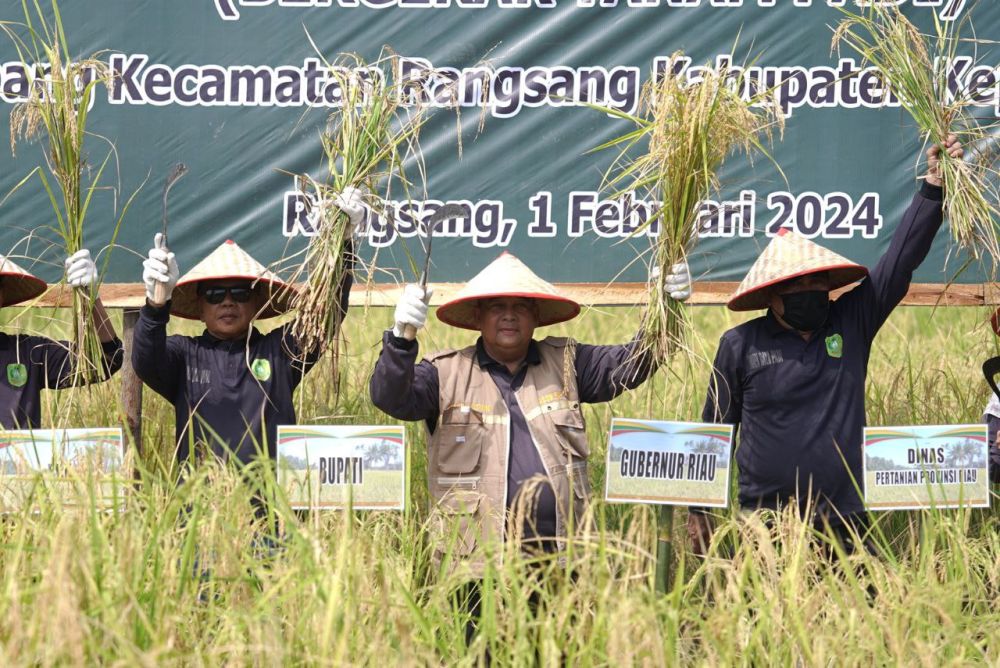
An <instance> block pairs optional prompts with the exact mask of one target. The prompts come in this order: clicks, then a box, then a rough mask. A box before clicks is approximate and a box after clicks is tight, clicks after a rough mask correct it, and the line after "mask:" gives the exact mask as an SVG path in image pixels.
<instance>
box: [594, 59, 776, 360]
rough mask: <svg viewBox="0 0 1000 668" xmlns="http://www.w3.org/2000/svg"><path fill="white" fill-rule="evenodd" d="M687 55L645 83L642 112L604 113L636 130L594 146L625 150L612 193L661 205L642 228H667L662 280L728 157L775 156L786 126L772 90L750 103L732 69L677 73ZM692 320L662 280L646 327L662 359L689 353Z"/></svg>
mask: <svg viewBox="0 0 1000 668" xmlns="http://www.w3.org/2000/svg"><path fill="white" fill-rule="evenodd" d="M683 57H684V56H683V54H682V53H680V52H677V53H674V54H673V55H672V56H671V58H670V62H669V63H668V64H667V66H666V68H665V69H664V74H662V75H661V76H660V77H658V78H655V79H653V80H651V81H649V82H647V83H646V84H645V86H644V88H643V91H642V96H641V101H640V111H639V112H638V113H637V114H634V115H633V114H627V113H623V112H619V111H614V110H606V109H603V108H602V111H606V112H607V113H609V114H611V115H612V116H614V117H617V118H619V119H623V120H626V121H628V122H630V123H631V124H633V125H634V126H635V128H634V129H632V130H630V131H628V132H626V133H624V134H622V135H620V136H618V137H615V138H614V139H611V140H610V141H608V142H605V143H604V144H601V145H600V146H598V147H597V148H595V149H593V150H595V151H597V150H604V149H609V148H614V149H618V150H619V154H618V157H617V159H616V160H615V162H614V163H613V165H612V166H611V168H610V169H609V170H608V171H607V173H606V174H605V178H604V188H606V189H608V190H611V191H612V192H613V193H614V195H612V196H620V195H622V194H623V193H626V192H638V193H641V194H642V195H643V196H648V197H649V198H650V199H652V200H654V201H656V202H658V203H659V208H658V209H657V210H656V211H655V212H654V213H653V214H652V215H651V216H650V218H649V219H648V220H646V221H645V223H644V224H643V225H642V227H641V228H640V230H639V231H640V232H641V231H644V230H646V228H648V227H650V226H653V227H654V229H658V230H659V232H658V235H657V236H656V237H655V242H654V245H653V249H652V255H653V257H652V260H651V266H652V267H657V268H659V270H660V275H661V276H662V275H666V274H667V273H669V272H670V271H671V268H672V267H673V266H674V265H675V264H676V263H678V262H681V261H682V260H684V259H685V258H686V257H687V256H688V255H689V253H690V252H691V250H692V249H693V247H694V245H695V242H696V241H697V239H698V229H697V224H698V218H699V214H700V212H701V211H702V202H703V201H704V200H705V199H707V198H709V197H710V196H711V195H712V194H714V193H715V192H717V191H718V190H719V187H720V183H719V179H718V173H719V170H720V169H721V167H722V165H723V163H724V162H725V160H726V159H727V158H728V157H729V156H730V155H732V154H733V153H734V152H742V153H744V154H746V155H748V156H753V155H754V154H755V153H760V154H763V155H767V156H769V152H768V149H767V146H766V144H767V143H768V142H770V141H772V139H773V135H774V132H775V131H776V130H777V131H778V132H779V133H780V132H781V131H782V130H783V128H784V125H783V118H782V116H781V113H780V111H779V109H778V107H777V106H776V105H774V104H773V103H771V101H770V100H768V99H767V93H764V94H762V95H761V96H760V97H759V98H755V99H752V100H749V101H748V100H744V99H743V98H741V96H740V94H739V93H738V92H737V91H739V90H740V88H741V86H740V85H739V82H738V81H734V79H733V75H732V73H730V72H729V71H727V70H726V69H720V68H717V67H711V66H707V67H704V68H701V71H702V74H701V76H700V78H699V79H697V80H688V78H687V77H686V76H685V75H684V74H672V73H673V72H675V71H678V70H679V69H681V68H675V67H674V65H675V64H676V63H677V62H678V61H679V60H680V59H681V58H683ZM637 152H638V153H639V154H640V155H638V156H636V155H635V154H636V153H637ZM687 323H688V317H687V315H686V310H685V308H684V307H683V306H682V305H681V304H679V303H677V302H676V301H674V300H673V299H671V298H670V295H669V294H667V293H666V292H665V291H664V289H663V285H662V283H661V282H659V281H656V282H654V285H652V286H651V293H650V297H649V306H648V309H647V312H646V319H645V322H644V324H643V344H644V348H645V349H646V350H648V351H650V352H652V353H653V355H654V358H655V359H656V360H657V361H658V362H662V361H664V360H666V359H667V358H668V357H669V356H670V355H671V354H672V353H673V352H674V351H676V350H681V349H686V347H687V345H686V343H685V340H684V332H685V331H686V330H687V329H689V325H688V324H687Z"/></svg>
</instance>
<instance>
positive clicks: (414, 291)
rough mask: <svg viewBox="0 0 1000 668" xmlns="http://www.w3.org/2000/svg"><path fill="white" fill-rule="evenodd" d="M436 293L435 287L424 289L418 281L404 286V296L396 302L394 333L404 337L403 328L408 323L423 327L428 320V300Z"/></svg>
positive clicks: (417, 327) (419, 327)
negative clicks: (425, 290)
mask: <svg viewBox="0 0 1000 668" xmlns="http://www.w3.org/2000/svg"><path fill="white" fill-rule="evenodd" d="M433 294H434V289H433V288H427V292H426V294H425V293H424V289H423V288H422V287H420V286H419V285H417V284H416V283H410V284H409V285H407V286H406V287H405V288H403V296H402V297H400V298H399V303H398V304H396V315H395V318H396V324H395V325H394V326H393V328H392V333H393V335H395V336H397V337H400V338H402V336H403V330H404V329H405V328H406V326H407V325H412V326H413V327H414V328H416V329H418V330H419V329H422V328H423V326H424V324H425V323H426V322H427V302H429V301H430V300H431V295H433Z"/></svg>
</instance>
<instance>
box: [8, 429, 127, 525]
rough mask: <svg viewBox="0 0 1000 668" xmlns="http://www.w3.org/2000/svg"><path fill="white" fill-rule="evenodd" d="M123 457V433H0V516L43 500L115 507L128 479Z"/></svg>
mask: <svg viewBox="0 0 1000 668" xmlns="http://www.w3.org/2000/svg"><path fill="white" fill-rule="evenodd" d="M124 455H125V452H124V442H123V439H122V430H121V429H33V430H10V431H0V512H3V513H11V512H18V511H21V510H23V509H25V508H27V507H29V506H30V507H31V508H32V509H37V508H39V504H40V502H41V500H42V499H54V500H56V501H58V502H59V503H61V504H62V505H64V506H81V505H84V504H85V503H86V504H89V503H91V502H93V503H94V504H95V505H96V506H97V507H99V508H112V507H114V505H116V502H117V504H120V503H121V501H122V499H123V498H124V491H125V481H126V479H127V478H128V477H129V473H128V472H127V471H125V470H124V466H123V462H124V459H125V456H124ZM91 499H92V501H91Z"/></svg>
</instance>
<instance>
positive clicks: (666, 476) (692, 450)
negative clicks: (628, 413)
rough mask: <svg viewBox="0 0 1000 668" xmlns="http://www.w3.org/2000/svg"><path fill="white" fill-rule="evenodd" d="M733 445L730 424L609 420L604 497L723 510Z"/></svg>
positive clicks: (727, 500)
mask: <svg viewBox="0 0 1000 668" xmlns="http://www.w3.org/2000/svg"><path fill="white" fill-rule="evenodd" d="M732 442H733V427H732V425H723V424H701V423H697V422H656V421H653V420H631V419H622V418H613V419H612V420H611V441H610V443H609V445H608V461H607V479H606V482H605V490H604V498H605V499H606V500H607V501H611V502H618V503H657V504H667V505H675V506H712V507H724V506H726V505H728V504H729V457H730V452H731V449H732Z"/></svg>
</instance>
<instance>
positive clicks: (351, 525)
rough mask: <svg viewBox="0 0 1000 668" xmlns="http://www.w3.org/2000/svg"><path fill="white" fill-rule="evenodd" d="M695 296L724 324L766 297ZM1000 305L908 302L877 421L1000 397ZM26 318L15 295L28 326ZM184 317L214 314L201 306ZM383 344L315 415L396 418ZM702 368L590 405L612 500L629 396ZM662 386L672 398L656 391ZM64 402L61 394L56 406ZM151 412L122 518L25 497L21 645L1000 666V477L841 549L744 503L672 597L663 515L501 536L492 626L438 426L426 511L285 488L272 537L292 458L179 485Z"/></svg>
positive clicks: (2, 637)
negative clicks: (549, 537) (664, 560)
mask: <svg viewBox="0 0 1000 668" xmlns="http://www.w3.org/2000/svg"><path fill="white" fill-rule="evenodd" d="M691 310H692V318H693V320H694V325H695V327H696V329H697V330H698V331H701V332H703V333H704V338H705V339H707V340H709V341H712V342H713V343H714V341H715V340H716V339H717V336H718V335H719V334H720V333H721V332H722V331H724V330H726V329H728V328H730V327H732V326H734V325H735V324H738V323H739V322H741V321H743V320H745V319H747V318H750V317H753V316H754V314H736V313H732V312H729V311H727V310H726V309H724V308H721V307H705V308H697V309H691ZM29 315H30V314H29ZM988 315H989V312H987V311H986V310H985V309H975V308H954V309H946V310H943V311H942V310H940V309H939V310H938V312H937V315H936V316H934V317H932V309H931V308H925V307H918V308H900V309H897V310H896V311H895V312H894V313H893V314H892V316H890V318H889V320H888V322H887V324H886V326H885V327H884V328H883V330H882V333H881V334H880V336H879V337H878V338H877V339H876V343H875V347H874V348H873V351H872V359H871V366H870V370H871V373H870V374H869V376H868V381H867V385H868V393H867V395H868V400H867V406H868V411H869V423H870V424H904V423H906V422H904V421H908V422H910V423H923V424H949V423H951V424H956V423H960V422H963V421H976V420H977V419H978V418H979V411H980V409H981V408H982V406H983V405H984V404H985V399H986V392H987V388H986V385H985V383H984V382H983V380H982V377H981V374H980V372H979V370H978V368H977V367H978V365H979V363H980V362H981V361H982V359H984V358H985V357H988V356H991V355H993V354H994V349H993V344H992V342H986V341H985V340H984V338H983V337H981V336H977V335H976V334H977V333H978V332H977V328H978V327H982V326H983V323H984V322H985V320H986V317H987V316H988ZM7 317H11V316H10V315H9V314H4V312H3V311H2V310H0V322H3V323H4V325H5V326H6V322H5V321H4V318H7ZM391 317H392V310H391V309H371V310H370V311H369V317H368V318H367V319H365V318H355V317H353V315H352V317H351V318H348V319H347V320H346V321H345V323H344V327H345V330H346V332H345V333H346V334H347V335H349V337H350V338H351V339H352V340H359V341H366V342H368V341H372V332H373V331H377V330H379V329H380V327H381V325H382V324H385V323H387V322H388V321H389V319H390V318H391ZM639 322H640V318H639V314H638V313H637V312H636V311H635V310H627V309H621V308H614V309H607V310H604V311H602V310H599V309H592V310H588V311H587V312H586V313H584V314H583V315H582V316H581V317H580V318H579V319H576V320H574V321H572V322H570V323H564V324H560V325H557V326H554V327H552V328H550V329H549V330H548V333H550V334H552V335H554V336H565V335H572V336H574V337H576V338H579V339H580V340H584V341H587V342H591V343H614V342H618V343H620V342H622V341H624V340H627V339H628V337H629V335H630V333H631V332H632V331H633V329H634V328H635V327H637V326H638V325H639ZM66 324H67V326H68V322H67V323H66ZM46 326H52V325H51V323H47V324H46ZM171 326H172V327H174V328H175V329H176V330H177V331H180V332H184V333H197V332H198V331H200V326H199V325H198V324H197V323H194V322H172V323H171ZM469 339H470V334H469V333H468V332H465V331H461V330H456V329H455V328H451V327H448V326H446V325H444V324H443V323H440V322H437V321H436V320H434V319H433V318H432V319H430V321H429V323H428V327H427V331H426V332H425V340H426V341H428V342H429V343H430V345H431V347H432V348H439V347H457V346H460V345H463V344H467V343H468V342H469ZM711 353H712V350H711V349H709V350H706V351H705V355H704V357H706V358H707V360H711V358H712V354H711ZM377 354H378V347H377V346H374V345H372V346H369V345H365V346H358V347H357V349H356V350H353V351H352V355H351V356H347V357H345V358H344V359H343V360H342V362H343V363H344V366H345V372H346V373H345V378H346V381H345V382H346V385H345V388H344V391H343V392H342V393H341V397H340V400H339V403H338V404H337V405H336V406H334V405H329V404H327V403H326V402H327V401H328V400H329V399H328V394H327V390H328V388H329V385H330V380H329V376H328V375H327V374H325V373H316V374H311V375H310V376H309V377H308V380H307V381H306V382H305V383H303V385H302V386H300V389H299V392H300V393H304V394H305V409H304V411H303V412H302V414H301V415H300V421H301V422H302V423H303V424H310V423H313V422H314V421H317V420H322V421H327V420H329V419H330V418H327V417H325V416H330V415H331V414H333V413H335V412H336V413H337V415H339V417H338V418H337V419H336V421H338V422H344V423H353V424H382V423H385V422H387V421H391V419H390V418H387V417H386V416H385V415H384V414H381V413H380V412H379V411H377V410H376V409H375V408H374V407H373V406H372V405H371V403H370V401H369V400H368V398H367V397H366V394H365V387H366V384H367V376H368V373H369V372H370V370H371V368H372V364H373V363H374V360H375V357H376V356H377ZM682 357H683V356H679V357H678V359H675V360H672V361H671V362H670V363H669V364H670V365H671V367H674V368H675V367H676V366H677V365H680V364H682V363H684V360H683V359H681V358H682ZM694 363H696V364H701V365H702V366H700V367H699V369H698V370H697V372H696V373H695V379H694V381H693V382H691V383H687V384H684V383H678V382H674V381H673V379H672V378H671V377H670V376H669V375H668V374H662V373H661V374H657V375H656V376H655V377H654V378H652V379H650V381H649V382H648V383H647V384H646V385H644V386H643V388H642V389H640V390H638V391H633V392H628V393H625V394H623V395H622V396H620V397H618V398H617V399H616V400H615V401H614V402H612V403H610V404H599V405H594V406H590V405H588V406H586V408H585V411H586V416H587V431H588V434H589V436H590V440H591V444H592V446H593V453H592V456H591V471H590V475H591V482H592V485H591V487H592V488H593V489H594V490H597V491H596V492H595V494H596V495H597V496H600V491H599V490H601V489H602V482H603V475H604V457H605V455H606V449H607V433H608V426H609V420H610V418H611V416H612V415H627V416H639V415H646V416H650V417H660V418H663V419H696V416H697V415H698V414H699V413H700V407H701V403H702V401H703V400H704V392H705V384H706V383H707V379H708V371H709V369H708V364H709V361H704V362H702V360H701V356H699V358H698V359H697V360H694ZM321 364H323V365H325V364H329V361H328V360H323V361H322V362H321ZM903 368H906V369H908V371H901V369H903ZM901 375H902V376H903V377H906V378H908V380H904V381H901V380H900V376H901ZM119 382H120V377H116V378H114V379H113V380H112V381H111V382H110V383H106V384H102V385H99V386H97V391H96V393H95V394H94V395H92V396H81V397H80V401H79V402H78V412H77V413H76V414H74V416H73V421H74V422H75V423H76V424H77V425H85V424H86V425H104V424H109V423H111V422H113V421H114V420H115V419H116V416H117V411H116V410H115V409H114V403H115V402H114V394H115V393H116V392H117V389H118V387H117V385H118V383H119ZM901 383H905V384H907V385H908V387H909V388H910V389H909V390H907V389H906V388H905V387H902V388H901ZM956 387H961V388H964V390H963V392H964V394H955V393H954V388H956ZM647 392H648V393H652V394H654V395H658V396H660V395H662V397H663V400H657V401H654V402H647V400H646V393H647ZM49 396H51V395H49ZM649 405H653V406H655V407H660V408H656V409H654V410H658V411H662V413H660V414H659V415H657V414H656V413H655V412H652V413H651V412H650V409H649V408H648V407H647V406H649ZM668 406H669V408H665V407H668ZM55 410H57V407H56V406H46V409H45V411H44V416H43V421H44V423H45V424H48V423H50V422H51V421H52V420H53V418H54V417H55V415H54V411H55ZM143 418H144V419H143V422H144V438H143V445H144V447H143V450H142V460H143V461H144V462H145V465H144V466H141V467H140V469H141V474H142V479H141V483H139V484H137V485H136V486H135V487H134V488H130V490H129V492H128V497H127V499H126V503H125V505H124V507H122V508H120V509H119V510H117V511H115V512H106V511H100V510H97V509H95V508H92V507H90V506H89V505H87V504H86V503H85V504H84V506H85V508H84V509H82V510H81V509H79V508H70V507H67V506H64V505H62V504H60V503H58V502H55V501H49V500H46V501H45V502H43V503H42V508H41V511H40V512H34V513H33V512H29V511H24V512H15V513H13V514H11V515H8V516H6V517H5V519H4V521H3V522H2V523H0V536H2V539H0V664H2V665H65V664H73V665H90V664H101V665H103V664H128V665H151V666H152V665H164V664H167V665H173V664H183V665H190V664H196V665H233V664H240V665H242V664H253V665H279V664H280V665H286V664H292V665H299V664H305V665H312V664H320V665H372V664H374V665H385V666H389V665H406V666H411V665H412V666H424V665H449V666H450V665H456V666H477V665H485V663H486V660H487V659H486V657H487V656H488V657H489V659H490V660H491V661H492V665H498V666H501V665H502V666H507V665H544V666H558V665H579V666H591V665H597V666H600V665H628V666H631V665H636V666H670V665H710V666H714V665H806V666H812V665H821V666H826V665H851V666H854V665H858V666H862V665H863V666H868V665H919V666H941V665H948V666H950V665H955V666H959V665H962V666H964V665H996V664H997V663H998V662H1000V647H998V646H997V643H996V642H995V639H996V637H997V635H998V633H1000V596H998V594H1000V558H998V557H1000V532H998V528H1000V523H998V520H997V514H996V510H995V507H996V506H995V504H996V502H997V498H996V496H995V495H994V497H993V499H992V501H993V503H994V510H988V511H941V512H919V513H918V512H892V513H881V514H878V515H876V517H875V520H876V523H877V526H878V529H877V531H876V532H875V540H874V542H875V545H876V554H874V555H870V554H858V555H854V556H850V557H844V558H840V559H831V558H829V554H830V552H831V551H834V552H835V551H836V548H835V547H834V546H833V545H832V544H831V542H830V539H829V537H828V536H826V535H825V534H824V532H822V531H816V530H815V529H814V528H813V527H812V526H811V525H808V524H805V523H803V522H802V521H801V520H799V518H798V517H797V515H796V514H794V513H786V514H782V515H777V516H775V517H772V518H770V519H771V521H769V522H764V521H763V520H764V518H762V517H759V516H751V517H749V518H744V517H738V516H736V515H735V514H731V513H723V517H722V518H721V519H720V521H719V523H718V526H717V536H718V538H717V539H716V541H715V542H714V543H713V546H712V549H711V550H710V552H709V554H708V556H707V557H706V558H704V559H701V558H694V557H692V556H691V555H690V554H688V553H687V552H686V550H685V549H683V545H684V539H683V538H682V537H681V535H680V534H682V532H683V529H682V527H683V521H679V522H678V523H677V529H676V530H675V536H674V544H675V545H676V546H677V553H678V567H677V568H676V570H675V571H674V573H673V577H672V578H671V579H670V580H669V582H668V583H667V587H666V592H665V593H664V594H657V593H655V592H654V590H653V586H652V580H653V573H654V564H655V552H654V549H655V544H656V543H655V541H656V523H655V511H654V510H653V509H652V508H651V507H650V506H642V505H634V506H630V505H623V504H615V505H612V504H605V503H603V502H601V501H600V500H597V501H596V502H595V508H594V510H593V512H594V516H595V520H596V524H597V529H596V530H595V531H593V532H590V533H589V534H585V535H582V536H580V537H579V539H578V540H576V541H574V542H573V543H572V544H571V545H570V546H569V547H568V549H567V550H566V551H565V552H564V553H562V554H559V555H552V556H544V555H543V556H534V557H526V556H524V555H521V554H520V553H519V552H518V550H516V549H514V548H513V547H512V546H510V545H508V546H507V547H505V548H498V550H499V551H498V552H497V554H503V556H504V559H503V561H502V562H500V561H499V560H497V561H496V562H494V563H493V565H492V566H491V567H490V568H489V569H488V570H487V572H486V574H485V577H484V579H483V581H482V585H481V599H482V603H481V615H480V618H479V622H478V624H474V625H471V627H470V622H472V621H473V616H472V615H471V614H470V612H469V609H468V606H467V605H465V599H466V598H467V594H468V585H467V582H465V581H463V580H462V579H461V578H460V577H459V576H458V574H457V571H454V570H450V569H448V568H446V567H442V563H443V562H442V561H441V560H435V559H434V557H433V551H434V548H435V547H436V548H438V551H439V552H442V553H444V556H445V558H447V556H448V553H449V551H451V550H452V549H453V546H452V545H451V544H450V542H449V541H448V540H445V541H444V542H440V539H439V538H438V539H435V536H434V535H432V534H431V533H430V532H429V531H428V527H427V523H426V520H427V516H428V512H427V511H428V507H429V504H430V500H429V497H428V494H427V482H426V458H425V456H424V445H425V441H424V438H425V434H424V431H425V430H424V428H423V426H422V425H419V424H410V425H408V428H407V443H408V447H410V448H412V456H411V462H412V464H411V468H410V471H409V484H408V489H409V495H408V499H407V504H408V508H407V511H406V512H405V513H388V512H353V513H345V512H325V513H317V514H312V515H309V516H305V517H301V516H299V515H297V514H296V513H293V512H292V511H290V510H289V509H288V508H287V504H285V503H284V502H283V500H282V495H281V493H280V492H279V491H277V490H274V489H273V487H272V489H270V490H269V491H268V493H269V494H273V496H274V499H275V501H274V503H273V513H274V515H275V516H276V517H277V519H278V520H279V524H280V525H281V526H282V531H283V533H282V535H281V537H280V539H278V540H276V541H273V542H269V541H267V540H265V539H264V536H266V535H268V534H269V532H270V530H269V528H268V527H267V526H265V523H263V522H261V521H260V520H256V519H253V518H252V512H251V496H252V491H251V486H250V485H248V484H247V480H248V479H250V480H253V481H254V484H259V485H262V486H263V487H265V488H267V486H268V484H269V478H268V476H269V475H273V470H268V469H267V467H259V468H258V469H257V470H254V471H237V470H234V469H230V468H227V467H225V466H222V465H219V464H218V463H217V462H205V465H204V466H202V467H199V469H198V470H196V471H195V472H193V473H192V474H191V475H190V476H189V478H188V479H187V480H186V481H185V482H184V483H183V484H181V485H178V484H177V483H176V480H175V478H173V477H172V476H171V475H170V474H168V473H167V472H165V471H162V470H161V467H159V466H158V465H157V460H158V458H159V456H160V455H162V456H163V458H164V459H169V458H171V457H172V449H173V438H174V435H173V409H172V407H171V406H169V404H167V402H166V401H164V400H163V399H162V398H160V397H158V396H155V395H152V393H149V392H147V397H146V402H145V411H144V416H143ZM271 484H272V486H273V483H271ZM81 494H89V490H87V489H86V487H83V488H81ZM680 519H681V520H683V516H682V517H681V518H680ZM448 535H451V534H448ZM435 540H438V542H434V541H435ZM559 557H565V561H561V560H560V559H559ZM467 628H471V630H472V633H470V635H469V643H468V644H467V643H466V637H467V636H466V631H467Z"/></svg>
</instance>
